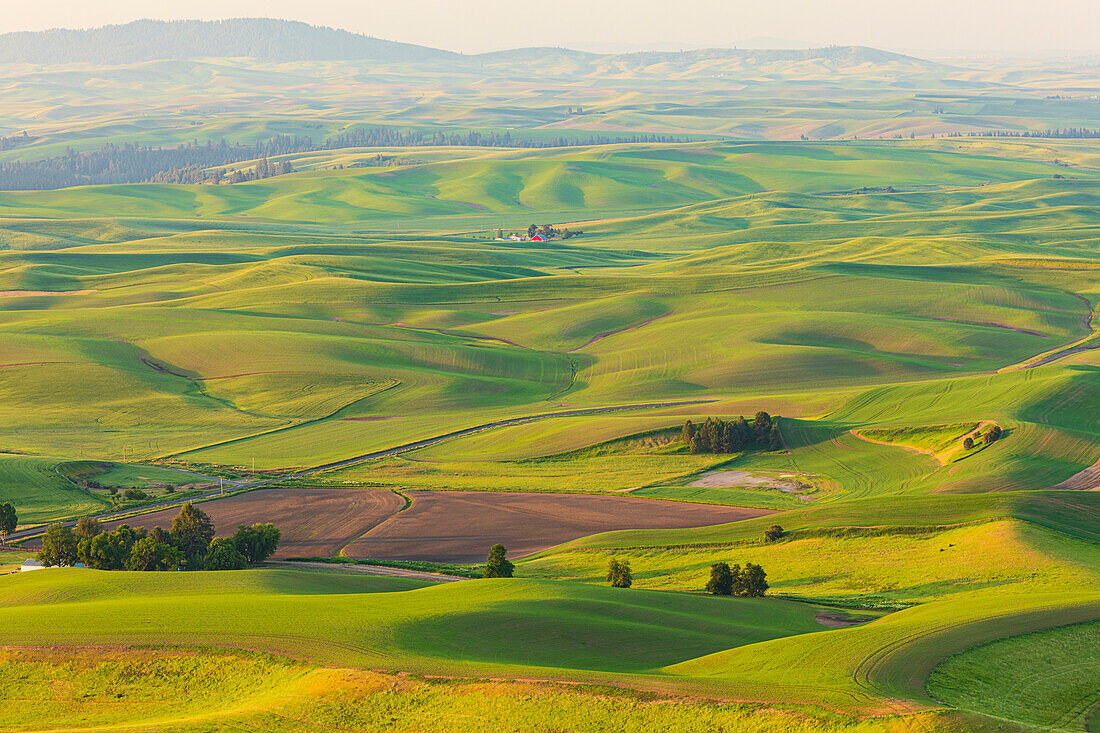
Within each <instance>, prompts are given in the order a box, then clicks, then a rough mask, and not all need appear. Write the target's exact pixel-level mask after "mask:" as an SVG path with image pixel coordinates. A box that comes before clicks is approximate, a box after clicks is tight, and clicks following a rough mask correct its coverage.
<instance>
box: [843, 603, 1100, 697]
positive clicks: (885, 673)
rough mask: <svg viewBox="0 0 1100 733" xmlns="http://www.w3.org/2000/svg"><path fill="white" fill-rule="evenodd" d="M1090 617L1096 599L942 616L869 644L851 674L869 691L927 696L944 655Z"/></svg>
mask: <svg viewBox="0 0 1100 733" xmlns="http://www.w3.org/2000/svg"><path fill="white" fill-rule="evenodd" d="M1096 619H1100V599H1090V600H1083V601H1077V602H1073V601H1071V602H1069V603H1066V604H1065V605H1060V604H1052V605H1050V606H1047V607H1045V608H1036V609H1027V610H1024V609H1011V610H1006V611H1003V612H999V613H993V614H990V615H988V616H984V617H982V618H978V619H974V620H973V621H971V622H969V623H968V622H966V621H965V620H963V621H961V622H960V620H959V619H958V618H950V617H947V616H945V617H944V620H943V621H940V622H939V623H933V624H931V625H929V626H925V627H923V628H922V629H921V630H919V631H916V632H914V633H911V634H906V635H904V636H902V637H900V638H896V639H893V640H891V641H889V642H887V643H886V644H883V645H882V646H880V647H878V648H877V649H874V650H872V651H871V652H870V653H868V654H867V655H866V656H864V657H863V658H862V659H861V660H860V661H859V663H858V664H857V665H856V668H855V670H854V672H853V675H852V677H853V679H854V680H855V682H856V684H857V685H858V686H859V687H860V688H861V689H863V690H865V691H866V692H868V693H869V694H879V695H886V696H901V697H905V698H908V699H914V700H919V701H932V700H933V698H931V697H930V696H929V695H928V692H927V689H926V686H927V684H928V678H929V676H930V675H931V674H932V670H933V669H935V668H936V667H937V666H938V665H939V664H940V663H941V662H943V661H944V660H945V659H947V658H948V657H949V656H952V655H953V654H958V653H960V652H963V651H966V650H967V649H971V648H973V647H975V646H979V645H981V644H985V643H988V642H991V641H996V640H999V639H1004V638H1007V637H1010V636H1019V635H1021V634H1028V633H1032V632H1036V631H1045V630H1047V629H1051V628H1056V627H1058V626H1065V625H1067V624H1073V623H1079V622H1085V621H1095V620H1096ZM936 702H938V701H936Z"/></svg>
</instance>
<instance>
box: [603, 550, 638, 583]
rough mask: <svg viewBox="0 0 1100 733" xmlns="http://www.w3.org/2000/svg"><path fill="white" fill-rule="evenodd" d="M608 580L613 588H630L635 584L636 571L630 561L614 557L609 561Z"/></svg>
mask: <svg viewBox="0 0 1100 733" xmlns="http://www.w3.org/2000/svg"><path fill="white" fill-rule="evenodd" d="M607 582H608V583H611V587H612V588H629V587H630V586H632V585H634V573H632V572H631V571H630V561H628V560H620V559H619V558H617V557H612V558H610V559H609V560H608V561H607Z"/></svg>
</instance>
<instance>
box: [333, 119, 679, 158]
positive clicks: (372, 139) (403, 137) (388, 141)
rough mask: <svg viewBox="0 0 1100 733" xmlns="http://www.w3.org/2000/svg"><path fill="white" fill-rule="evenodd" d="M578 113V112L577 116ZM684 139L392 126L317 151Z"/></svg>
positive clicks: (359, 132) (340, 138)
mask: <svg viewBox="0 0 1100 733" xmlns="http://www.w3.org/2000/svg"><path fill="white" fill-rule="evenodd" d="M578 114H579V113H578ZM679 142H687V138H680V137H676V136H674V135H617V136H614V137H610V136H607V135H589V136H588V137H586V138H564V137H547V138H532V137H526V136H514V135H512V133H511V132H510V131H507V130H505V131H504V132H477V131H474V130H471V131H467V132H445V131H439V130H433V131H431V132H424V131H422V130H402V129H400V128H395V127H357V128H355V129H354V130H350V131H348V132H342V133H340V134H339V135H336V136H334V137H330V138H326V139H325V141H324V142H323V143H322V144H321V146H320V147H319V149H321V150H336V149H339V148H375V147H377V148H416V147H440V146H442V147H477V148H565V147H569V146H570V145H612V144H616V143H679Z"/></svg>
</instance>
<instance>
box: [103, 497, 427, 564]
mask: <svg viewBox="0 0 1100 733" xmlns="http://www.w3.org/2000/svg"><path fill="white" fill-rule="evenodd" d="M196 506H197V507H198V508H200V509H202V510H203V511H204V512H206V513H207V514H209V515H210V518H211V519H213V520H214V527H215V529H216V531H217V535H218V536H219V537H224V536H227V535H230V534H233V532H235V531H236V530H237V525H240V524H252V523H254V522H271V523H272V524H274V525H275V526H276V527H278V528H279V531H280V532H281V533H282V539H281V540H280V541H279V549H278V551H277V552H276V553H275V557H277V558H278V557H331V556H333V555H336V554H338V553H339V552H340V548H342V547H343V546H344V545H346V544H348V543H349V542H352V541H353V540H355V539H357V538H358V537H360V536H361V535H362V534H363V533H364V532H366V531H367V530H368V529H370V528H371V527H373V526H374V525H376V524H378V523H379V522H382V521H384V520H385V519H386V518H387V517H389V516H391V515H393V514H396V513H397V512H398V511H400V510H401V507H403V506H405V501H404V500H403V499H402V498H401V497H400V496H398V495H397V494H395V493H393V492H392V491H387V490H383V489H366V490H359V489H258V490H256V491H250V492H248V493H246V494H239V495H237V496H230V497H227V498H225V499H216V500H214V501H208V502H203V503H202V504H196ZM177 514H179V509H178V508H173V509H165V510H164V511H159V512H155V513H153V514H145V515H143V516H140V517H133V518H131V519H127V520H124V522H125V523H126V524H129V525H130V526H131V527H147V528H152V527H155V526H160V527H164V528H165V529H168V528H170V527H171V526H172V519H173V518H174V517H175V516H176V515H177ZM122 523H123V522H121V521H115V522H111V523H110V525H109V526H110V528H111V529H114V528H115V527H117V526H118V525H119V524H122Z"/></svg>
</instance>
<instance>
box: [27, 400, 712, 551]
mask: <svg viewBox="0 0 1100 733" xmlns="http://www.w3.org/2000/svg"><path fill="white" fill-rule="evenodd" d="M714 401H715V400H686V401H679V402H647V403H642V404H637V405H615V406H612V407H583V408H578V409H574V410H565V411H563V412H545V413H540V414H537V415H525V416H522V417H510V418H506V419H503V420H494V421H493V422H487V423H482V424H480V425H474V426H472V427H468V428H462V429H461V430H452V431H451V432H449V433H443V434H442V435H436V436H434V437H431V438H424V439H423V440H417V441H413V442H411V443H403V444H402V445H398V446H395V447H393V448H384V449H382V450H377V451H373V452H371V453H363V454H361V455H358V456H353V457H351V458H344V459H341V460H339V461H333V462H331V463H324V464H322V465H320V466H314V467H312V468H305V469H302V470H300V471H294V472H293V473H288V474H284V475H282V476H274V477H272V478H266V479H262V480H260V481H230V480H228V479H223V478H219V477H216V476H206V475H204V474H201V473H195V472H194V471H185V470H183V469H179V468H172V469H169V470H172V471H177V472H179V473H185V474H187V475H189V476H194V477H196V478H201V479H205V480H207V481H211V482H222V481H224V482H225V483H226V484H228V485H229V486H230V488H231V490H233V491H239V490H242V489H244V490H251V489H258V488H260V487H262V486H266V485H268V484H272V483H276V482H278V481H284V480H286V479H293V478H302V477H304V476H312V475H313V474H315V473H322V472H324V471H331V470H332V469H334V468H344V467H346V466H353V465H355V464H357V463H364V462H366V461H371V460H375V459H377V458H386V457H389V456H396V455H400V454H402V453H408V452H409V451H413V450H416V449H418V448H426V447H428V446H430V445H435V444H436V443H442V442H443V441H445V440H450V439H452V438H458V437H462V436H464V435H472V434H473V433H479V432H482V431H483V430H492V429H493V428H501V427H506V426H509V425H523V424H526V423H532V422H536V421H539V420H549V419H552V418H556V417H580V416H583V415H602V414H605V413H611V412H625V411H627V410H653V409H660V408H664V407H683V406H685V405H703V404H708V403H711V402H714ZM326 419H327V418H326ZM222 495H223V492H222V491H221V490H220V489H219V490H218V491H211V492H208V493H206V494H198V495H196V496H190V497H187V498H186V499H174V500H172V501H165V502H158V503H156V504H149V505H146V506H144V507H140V508H139V509H137V510H135V509H127V510H123V511H118V512H109V513H107V514H99V515H97V516H98V517H99V518H100V519H117V518H120V517H127V516H131V515H133V514H134V513H135V511H140V512H142V513H144V512H145V511H146V510H159V509H167V508H169V507H173V506H181V505H183V504H185V503H190V502H195V501H204V500H207V499H217V498H218V497H220V496H222ZM62 524H64V525H65V526H66V527H75V526H76V521H75V520H74V521H68V522H62ZM45 529H46V525H38V526H36V527H29V528H27V529H24V530H20V531H19V532H13V533H12V534H11V535H10V536H9V537H8V540H16V541H18V540H25V539H29V538H31V537H36V536H37V535H40V534H42V532H44V531H45Z"/></svg>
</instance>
